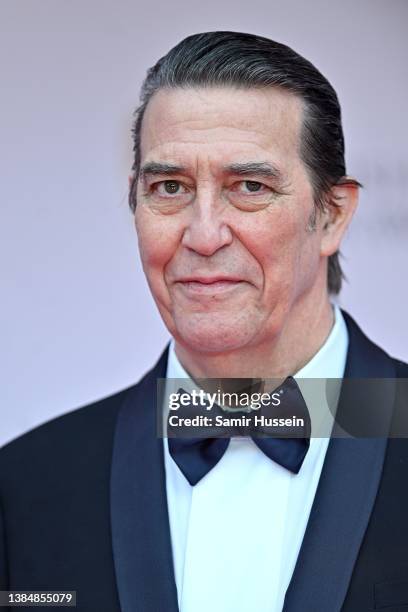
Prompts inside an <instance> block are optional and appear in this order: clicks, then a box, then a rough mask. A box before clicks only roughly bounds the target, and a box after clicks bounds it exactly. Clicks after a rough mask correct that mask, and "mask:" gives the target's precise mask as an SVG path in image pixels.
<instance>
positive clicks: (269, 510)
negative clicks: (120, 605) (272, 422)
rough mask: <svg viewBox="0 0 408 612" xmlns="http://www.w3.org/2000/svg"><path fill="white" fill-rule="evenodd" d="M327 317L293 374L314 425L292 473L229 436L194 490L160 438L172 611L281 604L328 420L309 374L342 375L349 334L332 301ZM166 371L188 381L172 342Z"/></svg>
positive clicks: (274, 610) (319, 384) (225, 611)
mask: <svg viewBox="0 0 408 612" xmlns="http://www.w3.org/2000/svg"><path fill="white" fill-rule="evenodd" d="M334 313H335V323H334V326H333V328H332V330H331V332H330V335H329V337H328V338H327V340H326V342H325V344H324V345H323V346H322V347H321V349H320V350H319V351H318V352H317V353H316V355H315V356H314V357H313V358H312V359H311V360H310V361H309V363H307V364H306V365H305V366H304V367H303V368H302V369H301V370H300V371H299V372H297V374H295V375H294V377H295V379H296V381H297V383H298V385H299V387H300V389H301V391H302V394H303V396H304V398H305V401H306V404H307V406H308V409H309V411H310V413H311V422H312V438H311V440H310V447H309V450H308V452H307V455H306V458H305V460H304V462H303V465H302V467H301V469H300V472H299V473H298V474H292V473H291V472H290V471H288V470H286V469H285V468H283V467H282V466H280V465H278V464H277V463H275V462H274V461H272V460H271V459H269V458H268V457H266V455H264V454H263V453H262V451H261V450H260V449H259V448H258V447H257V446H256V445H255V443H254V442H253V440H252V439H251V438H242V437H241V438H238V437H237V438H232V439H231V440H230V443H229V446H228V448H227V450H226V452H225V454H224V455H223V457H222V459H221V460H220V461H219V462H218V463H217V465H215V467H214V468H213V469H212V470H211V471H210V472H209V473H208V474H207V475H206V476H204V478H202V480H200V482H198V484H196V485H195V486H194V487H192V486H191V485H190V484H189V482H188V481H187V480H186V478H185V477H184V475H183V474H182V473H181V471H180V470H179V468H178V466H177V464H176V463H175V462H174V461H173V459H172V457H171V456H170V454H169V451H168V444H167V439H164V458H165V471H166V489H167V500H168V509H169V520H170V532H171V542H172V550H173V561H174V570H175V580H176V586H177V593H178V603H179V609H180V612H209V611H210V612H252V611H256V612H278V611H281V610H282V607H283V602H284V597H285V593H286V589H287V587H288V585H289V582H290V580H291V577H292V573H293V570H294V567H295V564H296V560H297V557H298V554H299V550H300V546H301V543H302V540H303V536H304V533H305V529H306V525H307V522H308V519H309V514H310V510H311V507H312V503H313V499H314V496H315V493H316V488H317V484H318V482H319V478H320V474H321V470H322V466H323V462H324V458H325V455H326V450H327V446H328V443H329V437H328V436H329V435H330V430H331V426H332V422H333V420H332V417H331V415H330V413H329V411H328V410H326V409H325V410H323V411H320V408H321V407H322V406H323V405H324V406H325V408H327V403H326V393H325V381H324V380H323V381H321V380H319V381H315V380H314V381H310V379H327V378H335V379H341V378H342V377H343V375H344V368H345V362H346V356H347V348H348V333H347V328H346V325H345V322H344V319H343V316H342V314H341V312H340V310H339V308H338V307H337V306H334ZM166 376H167V378H168V379H171V378H189V376H188V374H187V373H186V371H185V370H184V368H183V367H182V365H181V364H180V362H179V360H178V359H177V356H176V354H175V351H174V343H173V342H172V343H171V346H170V349H169V359H168V365H167V375H166ZM308 379H309V382H307V381H308ZM312 382H313V384H312ZM312 405H313V406H312ZM313 408H317V410H316V411H315V413H314V412H313ZM314 435H315V436H322V435H323V436H325V437H313V436H314Z"/></svg>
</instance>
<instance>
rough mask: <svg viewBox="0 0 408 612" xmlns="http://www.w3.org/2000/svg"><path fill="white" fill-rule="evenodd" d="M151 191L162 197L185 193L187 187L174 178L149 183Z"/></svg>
mask: <svg viewBox="0 0 408 612" xmlns="http://www.w3.org/2000/svg"><path fill="white" fill-rule="evenodd" d="M151 191H152V192H153V193H156V194H158V195H159V196H162V197H166V196H176V195H183V194H185V193H187V189H186V188H185V187H184V186H183V185H182V183H180V181H175V180H167V181H159V182H157V183H153V185H151Z"/></svg>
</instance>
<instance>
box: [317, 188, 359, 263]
mask: <svg viewBox="0 0 408 612" xmlns="http://www.w3.org/2000/svg"><path fill="white" fill-rule="evenodd" d="M359 187H360V183H359V182H358V181H356V180H355V179H352V178H351V177H344V179H342V181H341V182H340V183H338V184H337V185H334V186H333V187H332V188H331V189H330V192H329V193H328V197H327V208H326V210H325V212H324V213H323V214H322V216H321V224H322V225H321V232H322V240H321V250H320V253H321V255H324V256H326V257H328V256H329V255H333V253H336V251H338V250H339V248H340V243H341V241H342V239H343V236H344V234H345V233H346V230H347V227H348V225H349V223H350V221H351V219H352V218H353V215H354V212H355V210H356V208H357V204H358V190H359Z"/></svg>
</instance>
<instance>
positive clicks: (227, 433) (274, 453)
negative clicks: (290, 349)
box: [167, 377, 311, 486]
mask: <svg viewBox="0 0 408 612" xmlns="http://www.w3.org/2000/svg"><path fill="white" fill-rule="evenodd" d="M178 393H179V395H180V394H181V393H183V394H185V396H187V395H188V394H187V393H186V392H185V391H184V390H183V389H179V391H178ZM190 397H191V396H190ZM279 397H280V403H279V406H278V408H277V407H276V406H268V407H267V408H265V407H264V406H263V407H261V408H260V409H259V410H257V411H251V412H249V413H248V412H242V411H237V410H234V411H233V412H226V411H224V410H221V409H220V407H219V406H217V405H214V406H213V409H212V410H211V417H208V418H211V419H212V422H214V421H215V420H216V417H220V422H222V424H221V425H220V426H212V425H211V427H208V426H205V425H202V424H201V423H200V424H198V425H197V426H195V427H193V428H189V429H186V428H181V429H179V428H178V427H175V426H173V425H172V424H171V422H170V421H171V420H174V419H171V418H170V417H171V414H169V419H168V422H167V435H168V444H169V452H170V455H171V456H172V458H173V459H174V461H175V462H176V464H177V465H178V467H179V468H180V470H181V472H182V473H183V474H184V476H185V477H186V478H187V480H188V482H189V483H190V484H191V485H193V486H194V485H196V484H197V483H198V482H199V481H200V480H201V479H202V478H203V477H204V476H205V475H206V474H207V473H208V472H209V471H210V470H211V469H212V468H213V467H214V466H215V465H216V464H217V463H218V461H219V460H220V459H221V457H222V456H223V454H224V453H225V451H226V450H227V447H228V444H229V441H230V438H231V436H232V435H247V436H248V435H249V436H250V437H251V438H252V440H253V441H254V442H255V444H256V445H257V446H258V447H259V448H260V449H261V451H262V452H263V453H264V454H265V455H266V456H267V457H269V458H270V459H272V460H273V461H275V462H276V463H278V464H279V465H281V466H282V467H284V468H286V469H287V470H289V471H291V472H293V473H294V474H297V473H298V472H299V470H300V468H301V467H302V463H303V460H304V458H305V457H306V453H307V451H308V449H309V444H310V433H311V423H310V415H309V411H308V409H307V406H306V403H305V400H304V399H303V396H302V394H301V391H300V389H299V387H298V385H297V383H296V381H295V379H294V378H292V377H288V378H286V380H285V381H284V383H283V384H282V385H281V386H280V387H279ZM204 412H205V411H204ZM255 415H256V416H257V417H258V419H257V421H261V422H262V423H266V425H258V426H256V427H255V426H254V421H255ZM194 416H196V417H200V416H201V417H202V418H204V415H203V409H202V407H201V410H198V409H197V405H196V404H193V402H192V401H191V403H189V404H187V405H185V404H184V405H181V406H180V408H179V409H178V410H177V419H178V420H179V419H184V418H193V417H194ZM207 416H208V413H207ZM248 417H250V418H248ZM245 418H247V421H246V420H245ZM272 418H275V419H288V421H289V420H291V419H294V418H296V419H299V420H298V421H297V423H299V422H301V423H303V425H301V426H298V425H295V426H290V425H287V426H285V427H284V428H283V429H282V426H280V427H277V426H276V425H271V423H272V421H271V420H268V419H272ZM230 419H232V421H231V420H230ZM240 419H242V422H243V423H244V425H240V424H238V425H237V424H236V423H237V420H238V422H239V423H240V422H241V421H240ZM265 419H266V421H265ZM292 422H293V421H292ZM246 423H249V424H246ZM189 431H191V433H192V435H193V436H194V437H186V436H187V435H190V436H191V434H189V433H188V432H189ZM186 432H187V433H186Z"/></svg>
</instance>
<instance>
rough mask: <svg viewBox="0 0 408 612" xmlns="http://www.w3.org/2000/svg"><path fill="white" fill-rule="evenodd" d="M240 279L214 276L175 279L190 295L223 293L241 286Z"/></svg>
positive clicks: (242, 282)
mask: <svg viewBox="0 0 408 612" xmlns="http://www.w3.org/2000/svg"><path fill="white" fill-rule="evenodd" d="M244 283H245V281H243V280H242V279H238V278H233V277H226V276H214V277H189V278H183V279H180V280H178V281H176V285H178V286H179V287H180V288H181V289H182V291H183V292H184V293H187V294H190V295H194V294H196V295H215V294H220V293H225V292H228V291H231V290H233V289H236V288H237V287H240V286H242V285H243V284H244Z"/></svg>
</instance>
